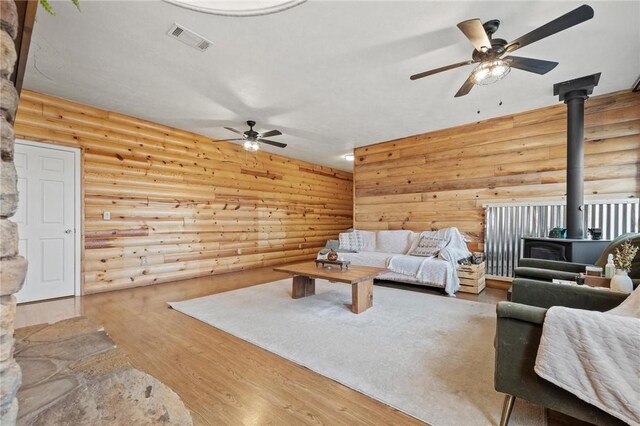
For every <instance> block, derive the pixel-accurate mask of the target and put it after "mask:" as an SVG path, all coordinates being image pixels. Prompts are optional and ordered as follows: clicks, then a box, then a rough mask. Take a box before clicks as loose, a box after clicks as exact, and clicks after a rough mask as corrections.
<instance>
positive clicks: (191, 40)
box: [167, 24, 213, 52]
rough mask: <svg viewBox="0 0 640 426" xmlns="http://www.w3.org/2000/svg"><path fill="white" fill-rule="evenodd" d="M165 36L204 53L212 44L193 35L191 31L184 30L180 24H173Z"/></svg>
mask: <svg viewBox="0 0 640 426" xmlns="http://www.w3.org/2000/svg"><path fill="white" fill-rule="evenodd" d="M167 34H168V35H169V37H172V38H175V39H176V40H180V41H181V42H183V43H184V44H186V45H189V46H191V47H193V48H194V49H197V50H199V51H201V52H204V51H205V50H207V49H208V48H209V46H211V45H212V44H213V43H211V42H210V41H209V40H207V39H206V38H204V37H202V36H200V35H198V34H196V33H194V32H193V31H191V30H188V29H186V28H185V27H183V26H182V25H180V24H173V26H172V27H171V28H170V29H169V32H167Z"/></svg>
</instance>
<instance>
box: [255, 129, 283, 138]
mask: <svg viewBox="0 0 640 426" xmlns="http://www.w3.org/2000/svg"><path fill="white" fill-rule="evenodd" d="M281 134H282V132H281V131H280V130H269V131H268V132H264V133H261V134H260V137H262V138H269V137H271V136H280V135H281Z"/></svg>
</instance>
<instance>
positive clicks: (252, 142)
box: [225, 120, 287, 152]
mask: <svg viewBox="0 0 640 426" xmlns="http://www.w3.org/2000/svg"><path fill="white" fill-rule="evenodd" d="M247 125H248V126H249V130H247V131H246V132H244V133H243V132H241V131H240V130H236V129H234V128H231V127H225V129H227V130H229V131H231V132H233V133H237V134H239V135H242V137H241V138H238V139H225V140H227V141H244V144H243V146H244V149H245V150H247V151H253V152H255V151H257V150H259V149H260V144H261V143H265V144H267V145H272V146H276V147H278V148H284V147H286V146H287V144H286V143H282V142H276V141H270V140H268V139H264V138H268V137H271V136H278V135H281V134H282V132H281V131H280V130H269V131H268V132H264V133H258V132H256V131H255V130H253V126H255V125H256V122H255V121H252V120H249V121H247Z"/></svg>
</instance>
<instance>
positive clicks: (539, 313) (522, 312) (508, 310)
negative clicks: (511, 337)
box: [496, 302, 547, 325]
mask: <svg viewBox="0 0 640 426" xmlns="http://www.w3.org/2000/svg"><path fill="white" fill-rule="evenodd" d="M496 312H497V314H498V321H500V318H510V319H515V320H520V321H525V322H528V323H531V324H538V325H542V324H543V323H544V317H545V315H546V314H547V310H546V309H545V308H539V307H537V306H528V305H523V304H521V303H513V302H498V305H497V306H496Z"/></svg>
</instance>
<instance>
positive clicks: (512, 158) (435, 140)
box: [354, 91, 640, 249]
mask: <svg viewBox="0 0 640 426" xmlns="http://www.w3.org/2000/svg"><path fill="white" fill-rule="evenodd" d="M585 127H586V129H585V139H586V147H585V154H586V155H585V162H586V173H585V180H586V182H585V193H586V196H587V197H591V198H599V199H601V198H624V197H631V196H636V197H637V196H638V195H639V194H640V181H639V173H638V172H639V164H640V93H632V92H627V91H625V92H618V93H613V94H609V95H604V96H598V97H594V98H592V99H589V100H588V101H587V104H586V111H585ZM355 157H356V158H355V160H356V162H355V167H354V186H355V200H354V226H355V227H356V228H358V229H411V230H415V231H419V230H429V229H439V228H443V227H447V226H456V227H458V228H460V229H461V230H462V231H464V232H466V233H468V234H470V235H471V236H472V238H473V240H474V243H475V244H473V245H474V246H476V247H478V248H479V249H481V248H482V243H483V240H484V229H483V226H484V209H483V208H482V205H483V204H484V203H487V202H506V201H534V200H543V199H562V198H563V197H564V195H565V192H566V191H565V190H566V188H565V173H566V106H565V105H563V104H558V105H555V106H552V107H548V108H542V109H538V110H534V111H529V112H525V113H521V114H515V115H510V116H505V117H499V118H495V119H491V120H486V121H481V122H478V123H471V124H468V125H463V126H459V127H453V128H449V129H444V130H439V131H434V132H430V133H425V134H421V135H417V136H411V137H407V138H404V139H399V140H394V141H389V142H383V143H380V144H376V145H370V146H365V147H361V148H357V149H356V150H355Z"/></svg>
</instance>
